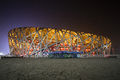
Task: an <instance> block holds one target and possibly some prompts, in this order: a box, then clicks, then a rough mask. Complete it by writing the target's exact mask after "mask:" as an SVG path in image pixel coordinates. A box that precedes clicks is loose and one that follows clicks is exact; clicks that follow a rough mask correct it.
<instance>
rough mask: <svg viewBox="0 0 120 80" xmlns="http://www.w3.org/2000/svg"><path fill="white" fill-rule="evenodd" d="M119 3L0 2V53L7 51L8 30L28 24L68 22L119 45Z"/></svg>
mask: <svg viewBox="0 0 120 80" xmlns="http://www.w3.org/2000/svg"><path fill="white" fill-rule="evenodd" d="M119 10H120V6H119V4H118V2H113V1H112V2H92V1H91V0H90V1H89V2H88V1H85V2H77V1H75V0H73V1H62V0H59V1H57V0H56V1H52V0H48V1H45V0H43V1H40V0H33V1H30V0H28V1H21V0H20V1H17V0H16V1H11V0H9V1H5V0H3V1H1V2H0V52H3V53H8V52H9V46H8V37H7V36H8V31H9V30H10V29H12V28H14V27H20V26H30V25H40V24H45V25H50V24H57V25H59V24H62V25H72V26H74V27H72V28H75V29H76V30H78V31H81V32H91V33H95V34H101V35H104V36H108V37H109V38H110V39H111V40H112V47H114V48H120V46H119V45H120V37H119V36H120V29H119V27H120V12H119Z"/></svg>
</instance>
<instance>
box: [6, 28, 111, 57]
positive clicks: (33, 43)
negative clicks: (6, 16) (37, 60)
mask: <svg viewBox="0 0 120 80" xmlns="http://www.w3.org/2000/svg"><path fill="white" fill-rule="evenodd" d="M8 40H9V48H10V54H11V55H15V56H24V57H49V55H51V54H53V53H54V54H55V53H56V54H59V55H60V54H62V53H66V55H69V54H72V53H73V54H74V53H75V54H76V55H77V56H78V57H80V56H85V55H87V56H99V55H105V54H110V50H111V40H110V39H108V38H105V37H104V36H98V35H94V34H90V33H84V32H75V31H71V30H66V29H54V28H41V27H20V28H15V29H12V30H10V31H9V32H8ZM63 56H64V55H63Z"/></svg>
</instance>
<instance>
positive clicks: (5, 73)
mask: <svg viewBox="0 0 120 80" xmlns="http://www.w3.org/2000/svg"><path fill="white" fill-rule="evenodd" d="M0 80H120V58H85V59H75V58H70V59H49V58H47V59H46V58H38V59H33V58H27V59H26V58H25V59H22V58H20V59H19V58H11V59H7V58H6V59H1V60H0Z"/></svg>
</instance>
